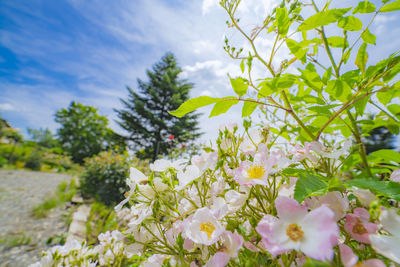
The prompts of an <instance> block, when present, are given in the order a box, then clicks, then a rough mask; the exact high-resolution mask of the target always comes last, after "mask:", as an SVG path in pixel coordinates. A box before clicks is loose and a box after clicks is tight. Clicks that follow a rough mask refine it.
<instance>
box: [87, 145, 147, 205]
mask: <svg viewBox="0 0 400 267" xmlns="http://www.w3.org/2000/svg"><path fill="white" fill-rule="evenodd" d="M130 163H131V162H130V160H129V159H128V156H127V155H126V154H124V155H122V154H118V153H117V152H112V151H108V152H101V153H99V154H98V155H96V156H94V157H92V158H90V159H87V160H86V162H85V165H84V166H85V170H84V171H83V173H82V175H81V177H80V188H81V191H82V193H83V194H85V195H87V196H91V197H94V198H95V199H97V200H98V201H101V202H103V203H105V204H106V205H111V204H115V203H117V202H119V201H121V200H122V199H123V198H124V196H123V194H124V193H125V192H126V190H127V188H128V187H127V185H126V182H125V179H126V177H127V176H128V170H129V164H130ZM136 163H139V161H138V160H136Z"/></svg>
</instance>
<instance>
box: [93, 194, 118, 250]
mask: <svg viewBox="0 0 400 267" xmlns="http://www.w3.org/2000/svg"><path fill="white" fill-rule="evenodd" d="M116 229H118V219H117V217H116V214H115V211H114V209H113V208H111V207H108V206H106V205H104V204H102V203H100V202H94V203H93V204H92V205H91V206H90V214H89V216H88V220H87V222H86V240H87V242H88V244H89V245H93V244H96V243H97V242H98V239H97V236H98V235H99V234H100V233H104V232H107V231H108V230H110V231H112V230H116Z"/></svg>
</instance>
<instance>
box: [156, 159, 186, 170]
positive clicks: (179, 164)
mask: <svg viewBox="0 0 400 267" xmlns="http://www.w3.org/2000/svg"><path fill="white" fill-rule="evenodd" d="M185 163H186V160H184V159H180V160H177V161H175V162H171V161H169V160H166V159H158V160H156V161H154V163H153V164H150V169H151V170H152V171H155V172H164V171H166V170H168V169H169V168H172V169H175V170H177V171H180V170H182V169H183V167H184V165H185Z"/></svg>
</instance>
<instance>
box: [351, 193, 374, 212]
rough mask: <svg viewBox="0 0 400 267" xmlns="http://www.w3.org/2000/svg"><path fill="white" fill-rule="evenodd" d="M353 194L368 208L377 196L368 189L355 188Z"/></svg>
mask: <svg viewBox="0 0 400 267" xmlns="http://www.w3.org/2000/svg"><path fill="white" fill-rule="evenodd" d="M353 194H354V195H355V196H356V197H357V199H358V200H359V201H360V202H361V204H362V205H363V206H364V207H366V208H368V207H369V204H370V203H371V202H372V201H374V199H375V195H374V194H372V193H371V191H369V190H368V189H359V188H354V189H353Z"/></svg>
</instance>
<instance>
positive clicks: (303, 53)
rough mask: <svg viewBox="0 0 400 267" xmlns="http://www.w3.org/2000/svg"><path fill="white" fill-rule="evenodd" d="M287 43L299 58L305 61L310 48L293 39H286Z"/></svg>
mask: <svg viewBox="0 0 400 267" xmlns="http://www.w3.org/2000/svg"><path fill="white" fill-rule="evenodd" d="M286 45H287V47H288V48H289V50H290V52H291V53H292V54H293V55H294V56H295V57H296V58H297V59H299V60H301V61H302V62H305V60H306V54H307V51H308V49H305V48H302V47H301V45H299V43H297V42H296V41H295V40H292V39H286Z"/></svg>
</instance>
